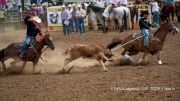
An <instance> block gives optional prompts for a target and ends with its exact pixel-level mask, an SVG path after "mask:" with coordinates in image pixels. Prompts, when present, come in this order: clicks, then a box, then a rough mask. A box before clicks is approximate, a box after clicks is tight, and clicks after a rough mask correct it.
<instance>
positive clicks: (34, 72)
mask: <svg viewBox="0 0 180 101" xmlns="http://www.w3.org/2000/svg"><path fill="white" fill-rule="evenodd" d="M37 63H38V61H35V62H33V74H39V73H40V72H41V71H40V70H39V71H38V72H36V70H35V68H36V65H37Z"/></svg>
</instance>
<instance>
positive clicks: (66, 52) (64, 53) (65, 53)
mask: <svg viewBox="0 0 180 101" xmlns="http://www.w3.org/2000/svg"><path fill="white" fill-rule="evenodd" d="M70 50H71V49H70V48H68V49H66V51H64V52H63V55H67V54H68V53H69V51H70Z"/></svg>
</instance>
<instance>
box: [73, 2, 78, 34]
mask: <svg viewBox="0 0 180 101" xmlns="http://www.w3.org/2000/svg"><path fill="white" fill-rule="evenodd" d="M76 11H77V8H76V5H73V11H72V19H73V23H74V24H75V28H76V32H79V31H78V19H77V18H76ZM73 31H74V26H73Z"/></svg>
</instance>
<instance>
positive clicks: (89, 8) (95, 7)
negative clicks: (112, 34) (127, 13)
mask: <svg viewBox="0 0 180 101" xmlns="http://www.w3.org/2000/svg"><path fill="white" fill-rule="evenodd" d="M83 5H84V7H85V10H86V13H87V14H88V15H91V14H95V15H96V18H97V20H98V21H99V22H100V24H101V26H102V28H103V33H107V28H106V26H105V20H104V17H103V16H102V13H103V11H104V9H105V7H104V5H102V4H101V3H100V2H95V3H94V4H90V5H89V4H87V3H84V4H83ZM93 20H95V19H93Z"/></svg>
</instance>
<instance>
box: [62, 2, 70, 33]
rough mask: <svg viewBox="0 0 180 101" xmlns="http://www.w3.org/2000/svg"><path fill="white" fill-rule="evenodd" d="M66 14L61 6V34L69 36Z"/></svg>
mask: <svg viewBox="0 0 180 101" xmlns="http://www.w3.org/2000/svg"><path fill="white" fill-rule="evenodd" d="M67 18H68V13H67V11H66V9H65V6H64V5H63V6H62V12H61V20H62V26H63V33H64V35H69V33H70V32H69V27H68V25H69V21H68V19H67Z"/></svg>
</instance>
